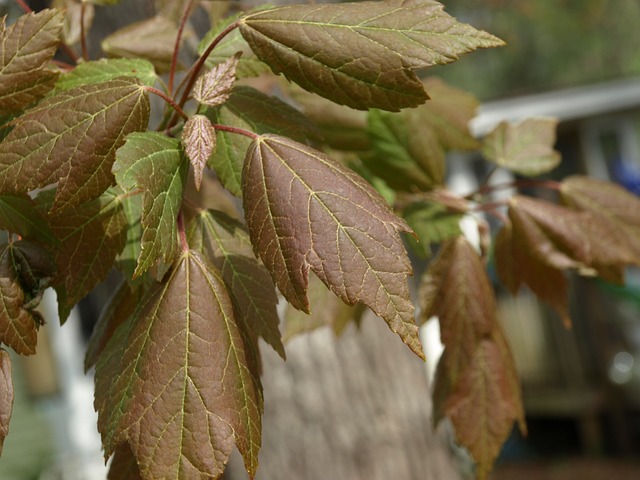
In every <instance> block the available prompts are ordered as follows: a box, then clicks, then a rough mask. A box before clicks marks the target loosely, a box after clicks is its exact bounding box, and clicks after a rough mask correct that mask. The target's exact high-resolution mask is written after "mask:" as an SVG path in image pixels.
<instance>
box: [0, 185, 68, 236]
mask: <svg viewBox="0 0 640 480" xmlns="http://www.w3.org/2000/svg"><path fill="white" fill-rule="evenodd" d="M0 230H7V231H9V232H11V233H16V234H18V235H20V236H21V237H24V238H28V239H32V240H36V241H40V242H49V243H53V244H55V243H56V242H57V241H58V239H57V238H56V237H55V236H54V235H53V233H52V232H51V228H50V227H49V221H48V219H47V218H46V217H45V216H44V215H43V214H42V212H40V211H39V210H38V208H37V206H36V204H35V202H34V201H33V200H32V199H31V197H29V195H26V194H25V195H0Z"/></svg>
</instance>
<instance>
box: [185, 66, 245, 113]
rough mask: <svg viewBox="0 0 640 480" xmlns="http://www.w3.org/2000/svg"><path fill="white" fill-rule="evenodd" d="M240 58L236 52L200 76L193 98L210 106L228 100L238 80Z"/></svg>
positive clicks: (194, 88)
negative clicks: (237, 69) (237, 70)
mask: <svg viewBox="0 0 640 480" xmlns="http://www.w3.org/2000/svg"><path fill="white" fill-rule="evenodd" d="M238 58H239V55H238V54H236V55H234V56H232V57H230V58H228V59H226V60H225V61H224V62H222V63H219V64H218V65H215V66H214V67H213V68H212V69H211V70H209V71H208V72H207V73H205V74H204V75H202V76H201V77H200V78H198V80H197V81H196V83H195V85H194V86H193V98H195V99H196V100H197V101H198V102H200V103H202V104H203V105H208V106H210V107H215V106H216V105H221V104H223V103H224V102H226V101H227V99H228V98H229V95H230V94H231V89H232V88H233V84H234V83H235V81H236V67H237V66H238Z"/></svg>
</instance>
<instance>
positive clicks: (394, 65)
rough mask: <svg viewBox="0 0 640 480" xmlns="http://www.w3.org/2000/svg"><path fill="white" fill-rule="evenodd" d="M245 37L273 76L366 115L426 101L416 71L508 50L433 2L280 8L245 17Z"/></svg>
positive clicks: (417, 0)
mask: <svg viewBox="0 0 640 480" xmlns="http://www.w3.org/2000/svg"><path fill="white" fill-rule="evenodd" d="M240 32H241V33H242V35H243V36H244V38H245V39H246V40H247V42H248V43H249V45H250V46H251V49H252V50H253V51H254V52H255V53H256V55H257V56H258V58H259V59H260V60H262V61H263V62H265V63H267V64H268V65H269V66H270V67H271V69H272V70H273V71H274V72H275V73H284V75H285V76H286V77H287V78H288V79H289V80H292V81H294V82H296V83H297V84H298V85H300V86H301V87H303V88H305V89H306V90H309V91H311V92H314V93H318V94H320V95H322V96H324V97H326V98H328V99H330V100H332V101H334V102H336V103H339V104H342V105H348V106H350V107H353V108H357V109H362V110H365V109H368V108H381V109H384V110H391V111H398V110H399V109H401V108H406V107H415V106H417V105H420V104H421V103H424V101H425V100H427V98H428V96H427V94H426V93H425V91H424V89H423V86H422V83H421V82H420V81H419V80H418V77H417V76H416V74H415V73H414V72H413V69H418V68H425V67H430V66H433V65H439V64H444V63H449V62H452V61H454V60H456V59H457V58H458V56H459V55H460V54H462V53H465V52H469V51H472V50H475V49H476V48H487V47H496V46H500V45H503V42H502V41H501V40H499V39H497V38H496V37H494V36H492V35H490V34H488V33H486V32H482V31H478V30H475V29H474V28H473V27H471V26H469V25H466V24H462V23H459V22H457V20H455V19H454V18H453V17H450V16H449V15H447V14H446V13H444V11H443V6H442V5H441V4H440V3H438V2H435V1H432V0H392V1H388V2H357V3H355V2H354V3H345V4H340V5H291V6H283V7H277V8H272V9H269V10H262V11H258V12H254V13H250V14H248V15H246V16H244V17H243V18H241V20H240ZM345 45H349V48H344V46H345Z"/></svg>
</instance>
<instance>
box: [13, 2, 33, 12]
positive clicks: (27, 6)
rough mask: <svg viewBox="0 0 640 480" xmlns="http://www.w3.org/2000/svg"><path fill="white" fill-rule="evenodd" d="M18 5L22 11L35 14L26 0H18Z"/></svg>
mask: <svg viewBox="0 0 640 480" xmlns="http://www.w3.org/2000/svg"><path fill="white" fill-rule="evenodd" d="M16 3H17V4H18V5H19V6H20V8H22V10H24V11H25V12H26V13H31V12H33V9H32V8H31V7H30V6H29V5H27V2H25V1H24V0H16Z"/></svg>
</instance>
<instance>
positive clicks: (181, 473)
mask: <svg viewBox="0 0 640 480" xmlns="http://www.w3.org/2000/svg"><path fill="white" fill-rule="evenodd" d="M95 378H96V400H95V405H96V409H97V410H98V415H99V420H98V428H99V430H100V432H101V434H102V438H103V444H104V447H105V453H106V455H107V456H108V455H111V454H112V453H113V452H114V451H115V449H116V448H117V447H118V446H119V445H121V444H122V443H123V442H128V443H129V445H130V447H131V450H132V452H133V454H134V456H135V458H136V460H137V463H138V466H139V467H140V473H141V476H142V477H143V478H153V479H167V480H168V479H172V480H174V479H184V480H190V479H193V480H200V479H202V478H217V477H218V476H219V475H221V474H222V472H223V469H224V464H225V463H226V462H227V460H228V458H229V455H230V454H231V450H232V448H233V446H234V444H235V445H237V447H238V449H239V450H240V453H241V454H242V455H243V457H244V459H245V464H246V466H247V470H248V472H249V474H250V475H251V476H253V475H254V474H255V471H256V468H257V466H258V450H259V448H260V443H261V414H262V389H261V386H260V379H259V375H258V368H257V358H256V353H255V351H253V345H252V341H251V340H250V338H249V336H248V334H247V333H246V332H245V331H244V330H243V327H242V325H241V324H240V323H238V322H237V321H236V319H235V318H234V314H233V307H232V302H231V299H230V298H229V295H228V293H227V291H226V287H225V285H224V283H223V281H222V279H221V278H220V277H219V276H218V274H217V273H215V271H214V269H213V267H211V266H210V265H209V264H208V262H207V261H206V260H205V259H204V258H203V257H202V256H201V255H200V254H199V253H197V252H194V251H189V252H183V253H182V255H181V257H180V258H179V259H178V261H177V262H176V264H175V265H174V268H173V270H172V271H171V273H170V274H169V275H167V276H166V277H165V278H164V279H163V282H162V283H158V284H156V285H155V286H154V287H152V288H151V290H150V291H149V292H148V293H147V295H146V296H145V298H144V300H143V301H142V302H141V304H140V307H139V308H138V310H137V311H136V314H135V315H134V316H133V317H131V318H130V320H128V321H127V322H125V323H124V324H123V325H121V326H120V327H119V328H118V329H117V330H116V332H115V334H114V336H113V337H112V339H111V341H110V342H109V344H108V345H107V347H106V349H105V350H104V351H103V353H102V355H101V356H100V359H99V361H98V365H97V367H96V375H95Z"/></svg>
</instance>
